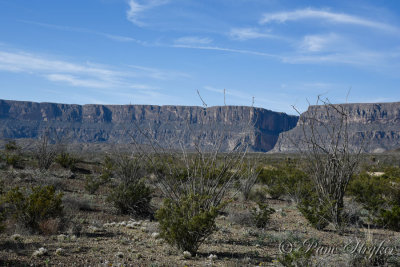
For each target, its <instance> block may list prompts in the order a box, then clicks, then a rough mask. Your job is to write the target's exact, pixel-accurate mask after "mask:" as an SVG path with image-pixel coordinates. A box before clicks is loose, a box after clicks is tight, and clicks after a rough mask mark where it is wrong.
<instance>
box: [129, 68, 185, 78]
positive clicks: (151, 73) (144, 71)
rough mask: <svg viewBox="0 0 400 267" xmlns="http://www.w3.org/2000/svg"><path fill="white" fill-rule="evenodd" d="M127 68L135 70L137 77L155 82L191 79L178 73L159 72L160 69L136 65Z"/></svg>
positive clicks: (182, 73)
mask: <svg viewBox="0 0 400 267" xmlns="http://www.w3.org/2000/svg"><path fill="white" fill-rule="evenodd" d="M129 67H130V68H133V69H135V72H136V73H138V74H139V75H142V76H145V77H149V78H153V79H157V80H171V79H176V78H190V77H191V76H190V75H189V74H187V73H184V72H179V71H172V70H161V69H156V68H149V67H143V66H137V65H129Z"/></svg>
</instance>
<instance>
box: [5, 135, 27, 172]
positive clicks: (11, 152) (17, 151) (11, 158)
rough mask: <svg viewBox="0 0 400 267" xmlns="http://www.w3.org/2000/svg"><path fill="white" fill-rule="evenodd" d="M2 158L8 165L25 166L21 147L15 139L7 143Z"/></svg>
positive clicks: (14, 166)
mask: <svg viewBox="0 0 400 267" xmlns="http://www.w3.org/2000/svg"><path fill="white" fill-rule="evenodd" d="M0 158H1V161H3V162H4V163H5V165H6V166H12V167H13V168H22V167H23V164H22V155H21V148H20V147H19V146H18V145H17V144H16V142H15V141H9V142H7V143H6V144H5V147H4V153H2V155H1V156H0Z"/></svg>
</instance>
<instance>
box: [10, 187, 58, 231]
mask: <svg viewBox="0 0 400 267" xmlns="http://www.w3.org/2000/svg"><path fill="white" fill-rule="evenodd" d="M61 199H62V193H58V194H56V192H55V189H54V187H53V186H43V187H40V186H37V187H33V188H32V192H31V193H29V194H28V193H27V192H26V190H23V191H21V190H20V188H19V187H15V188H13V189H11V190H10V191H9V192H7V193H6V194H5V203H6V204H7V206H8V211H9V212H10V213H11V214H12V215H13V216H14V217H15V218H16V219H17V221H18V222H20V223H22V224H23V225H25V226H26V227H28V228H30V229H32V230H39V224H40V223H42V222H44V221H46V220H48V219H52V218H59V217H61V216H62V214H63V206H62V200H61Z"/></svg>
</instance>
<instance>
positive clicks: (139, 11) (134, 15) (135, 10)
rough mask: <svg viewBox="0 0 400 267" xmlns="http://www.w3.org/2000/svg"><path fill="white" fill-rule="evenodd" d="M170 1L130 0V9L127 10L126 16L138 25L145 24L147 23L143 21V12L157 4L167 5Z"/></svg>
mask: <svg viewBox="0 0 400 267" xmlns="http://www.w3.org/2000/svg"><path fill="white" fill-rule="evenodd" d="M168 2H169V1H168V0H148V1H146V2H144V3H140V2H139V1H137V0H129V2H128V5H129V9H128V11H127V12H126V18H127V19H128V20H129V21H130V22H132V23H133V24H135V25H137V26H145V23H144V22H142V21H141V19H142V17H143V13H144V12H145V11H147V10H149V9H152V8H155V7H157V6H161V5H165V4H167V3H168Z"/></svg>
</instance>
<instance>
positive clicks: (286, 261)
mask: <svg viewBox="0 0 400 267" xmlns="http://www.w3.org/2000/svg"><path fill="white" fill-rule="evenodd" d="M312 253H313V250H311V249H310V250H306V249H305V248H303V247H301V248H299V249H295V250H293V251H291V252H290V253H286V254H284V255H282V256H280V257H278V262H279V263H280V264H282V265H283V266H285V267H298V266H304V267H306V266H312V265H311V262H310V261H311V257H312Z"/></svg>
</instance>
